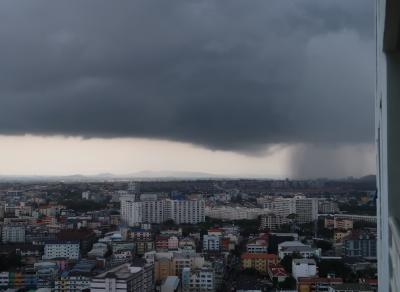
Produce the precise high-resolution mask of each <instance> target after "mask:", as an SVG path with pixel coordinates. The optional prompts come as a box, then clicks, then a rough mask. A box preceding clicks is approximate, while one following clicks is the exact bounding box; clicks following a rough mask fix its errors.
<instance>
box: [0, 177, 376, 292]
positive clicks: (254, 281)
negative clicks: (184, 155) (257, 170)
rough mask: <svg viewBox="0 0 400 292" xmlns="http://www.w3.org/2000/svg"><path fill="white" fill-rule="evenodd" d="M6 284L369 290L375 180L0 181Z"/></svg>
mask: <svg viewBox="0 0 400 292" xmlns="http://www.w3.org/2000/svg"><path fill="white" fill-rule="evenodd" d="M0 199H1V200H0V201H1V204H0V218H1V222H2V223H1V242H2V243H1V246H0V251H1V253H0V270H1V272H0V289H1V290H6V291H55V292H61V291H95V292H96V291H98V292H100V291H143V292H150V291H161V292H173V291H182V292H189V291H207V292H213V291H215V292H216V291H243V292H244V291H252V292H254V291H300V292H311V291H315V292H323V291H329V292H334V291H336V292H339V291H340V292H342V291H353V292H354V291H362V292H369V291H371V292H372V291H376V289H377V239H376V237H377V230H376V223H377V219H376V202H375V201H376V192H375V177H373V176H369V177H363V178H360V179H355V178H348V179H343V180H325V179H320V180H303V181H299V180H288V179H286V180H250V179H242V180H239V179H237V180H236V179H231V180H222V179H212V180H206V179H203V180H177V179H176V180H151V181H138V180H135V181H130V180H120V181H119V180H108V181H85V180H80V181H74V180H71V181H57V180H52V181H47V182H45V181H40V180H37V181H23V180H21V181H18V180H15V181H11V180H9V181H7V180H3V181H2V182H0Z"/></svg>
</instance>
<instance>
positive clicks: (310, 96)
mask: <svg viewBox="0 0 400 292" xmlns="http://www.w3.org/2000/svg"><path fill="white" fill-rule="evenodd" d="M373 3H374V1H373V0H367V1H365V0H359V1H349V0H345V1H344V0H342V1H338V0H335V1H321V0H318V1H317V0H315V1H310V0H307V1H306V0H304V1H300V0H298V1H289V0H287V1H286V0H284V1H282V0H279V1H264V0H262V1H261V0H260V1H255V0H254V1H232V0H229V1H187V0H186V1H151V0H146V1H119V2H118V3H116V2H113V1H62V2H61V1H2V2H1V3H0V40H1V46H0V64H1V66H0V96H1V97H0V133H1V134H25V133H30V134H40V135H51V134H62V135H78V136H84V137H145V138H162V139H168V140H177V141H185V142H190V143H194V144H199V145H203V146H205V147H208V148H212V149H228V150H238V151H255V150H257V149H258V148H260V147H263V146H264V145H267V144H274V143H330V142H332V141H334V142H345V143H360V142H370V141H372V137H373V118H372V116H373V79H374V78H373V77H374V76H373V71H374V70H373V66H374V61H373V58H374V46H373V40H372V38H373Z"/></svg>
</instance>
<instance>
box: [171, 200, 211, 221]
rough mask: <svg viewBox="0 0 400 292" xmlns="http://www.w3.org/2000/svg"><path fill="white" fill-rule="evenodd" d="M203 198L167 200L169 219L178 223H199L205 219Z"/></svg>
mask: <svg viewBox="0 0 400 292" xmlns="http://www.w3.org/2000/svg"><path fill="white" fill-rule="evenodd" d="M204 206H205V203H204V201H203V200H166V208H167V213H168V219H172V220H174V222H175V223H176V224H185V223H190V224H197V223H200V222H204V221H205V214H204Z"/></svg>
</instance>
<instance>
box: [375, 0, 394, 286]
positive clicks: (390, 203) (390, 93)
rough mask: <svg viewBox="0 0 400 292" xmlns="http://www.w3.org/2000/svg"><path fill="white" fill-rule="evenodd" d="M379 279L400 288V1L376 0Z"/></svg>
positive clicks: (383, 282)
mask: <svg viewBox="0 0 400 292" xmlns="http://www.w3.org/2000/svg"><path fill="white" fill-rule="evenodd" d="M376 3H377V6H376V8H377V9H376V12H377V15H376V21H377V23H376V29H377V31H376V41H377V43H376V49H377V62H376V64H377V67H376V70H377V72H376V77H377V79H376V81H377V83H376V102H375V108H376V120H375V122H376V140H377V145H376V146H377V147H376V149H377V151H378V163H377V166H378V167H377V187H378V196H377V207H378V213H377V214H378V216H377V217H378V255H377V258H378V281H379V285H378V286H379V291H380V292H397V291H400V277H399V275H400V208H399V206H400V180H399V175H400V154H399V153H400V152H399V149H400V115H399V112H400V83H399V76H400V45H399V44H400V30H399V27H400V2H399V1H398V0H377V1H376Z"/></svg>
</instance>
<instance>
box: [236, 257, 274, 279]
mask: <svg viewBox="0 0 400 292" xmlns="http://www.w3.org/2000/svg"><path fill="white" fill-rule="evenodd" d="M240 258H241V261H242V268H243V269H255V270H257V271H259V272H261V273H265V274H266V273H267V271H268V265H270V264H277V263H278V257H277V256H276V255H275V254H268V253H244V254H242V255H241V257H240Z"/></svg>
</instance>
